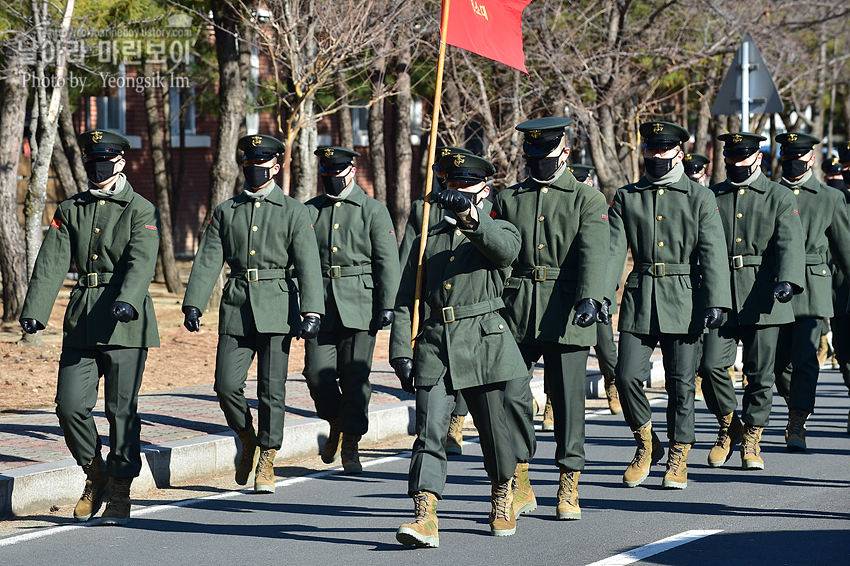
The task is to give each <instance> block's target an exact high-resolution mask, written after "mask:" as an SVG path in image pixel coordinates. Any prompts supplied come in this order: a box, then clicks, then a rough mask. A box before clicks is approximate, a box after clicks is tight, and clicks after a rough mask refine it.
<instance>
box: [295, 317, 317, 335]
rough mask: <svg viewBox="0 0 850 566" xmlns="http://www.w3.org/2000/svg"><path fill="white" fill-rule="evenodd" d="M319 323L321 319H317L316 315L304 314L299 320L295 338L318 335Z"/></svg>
mask: <svg viewBox="0 0 850 566" xmlns="http://www.w3.org/2000/svg"><path fill="white" fill-rule="evenodd" d="M321 324H322V321H321V320H319V317H318V316H305V317H304V320H303V321H301V328H300V329H299V330H298V334H296V335H295V339H296V340H300V339H301V338H303V339H305V340H309V339H311V338H315V337H316V336H318V335H319V326H320V325H321Z"/></svg>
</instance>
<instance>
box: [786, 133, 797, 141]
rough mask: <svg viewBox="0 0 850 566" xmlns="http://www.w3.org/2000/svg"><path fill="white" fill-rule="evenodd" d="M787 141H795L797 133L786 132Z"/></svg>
mask: <svg viewBox="0 0 850 566" xmlns="http://www.w3.org/2000/svg"><path fill="white" fill-rule="evenodd" d="M788 141H789V142H791V143H794V142H795V141H797V134H788Z"/></svg>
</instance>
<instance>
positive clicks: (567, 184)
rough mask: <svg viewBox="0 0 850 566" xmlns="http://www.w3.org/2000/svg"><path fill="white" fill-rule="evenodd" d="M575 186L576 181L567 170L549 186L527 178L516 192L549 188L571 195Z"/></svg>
mask: <svg viewBox="0 0 850 566" xmlns="http://www.w3.org/2000/svg"><path fill="white" fill-rule="evenodd" d="M577 185H578V181H576V178H575V177H574V176H573V174H572V173H570V170H569V169H567V170H566V171H564V173H563V175H561V176H560V177H558V178H557V179H556V180H555V182H554V183H552V184H551V185H544V184H543V183H538V182H537V181H535V180H534V179H532V178H531V177H527V178H526V179H525V181H523V182H522V183H521V184H520V186H519V188H517V191H516V192H518V193H525V192H529V191H539V190H540V189H542V188H543V187H549V188H550V189H558V190H559V191H565V192H568V193H571V192H574V191H575V190H576V188H577Z"/></svg>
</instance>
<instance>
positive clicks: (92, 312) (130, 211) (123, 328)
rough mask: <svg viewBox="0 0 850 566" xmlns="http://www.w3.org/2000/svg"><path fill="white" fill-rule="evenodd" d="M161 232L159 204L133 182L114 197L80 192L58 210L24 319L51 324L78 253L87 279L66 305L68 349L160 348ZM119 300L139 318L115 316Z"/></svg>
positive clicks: (37, 266) (80, 268)
mask: <svg viewBox="0 0 850 566" xmlns="http://www.w3.org/2000/svg"><path fill="white" fill-rule="evenodd" d="M119 182H120V181H119ZM159 229H160V219H159V212H158V211H157V209H156V207H155V206H154V205H152V204H151V203H150V202H148V201H147V200H145V198H144V197H142V196H140V195H139V194H137V193H136V192H135V191H133V188H132V187H131V186H130V183H129V182H128V181H125V183H124V188H123V189H122V190H121V191H120V192H118V193H117V194H116V195H115V196H113V197H111V198H108V199H99V198H96V197H94V196H93V195H92V194H90V193H88V192H83V193H78V194H76V195H74V196H72V197H71V198H69V199H68V200H66V201H65V202H63V203H62V204H60V205H59V208H57V209H56V213H55V214H54V215H53V220H52V221H51V223H50V228H49V229H48V230H47V236H46V237H45V238H44V242H42V244H41V249H40V250H39V252H38V257H37V258H36V261H35V267H34V268H33V272H32V278H31V279H30V284H29V289H28V290H27V297H26V300H25V301H24V308H23V312H22V313H21V318H34V319H36V320H37V321H39V322H40V323H41V324H43V325H45V326H46V325H47V320H48V319H49V318H50V311H51V310H52V308H53V303H54V302H55V301H56V296H57V295H58V294H59V289H60V288H61V287H62V282H63V281H64V280H65V275H66V274H67V273H68V268H69V267H70V264H71V259H72V258H73V259H74V261H75V262H76V265H77V269H78V271H79V273H80V279H79V281H78V282H77V285H76V286H75V287H74V288H73V289H72V290H71V299H70V301H69V303H68V308H67V309H66V310H65V322H64V335H63V339H62V344H63V347H66V348H86V347H92V346H123V347H126V348H154V347H157V346H159V331H158V330H157V326H156V315H155V313H154V309H153V301H152V300H151V297H150V294H149V293H148V288H149V287H150V283H151V279H152V278H153V273H154V269H155V268H156V257H157V253H158V252H159ZM115 301H122V302H125V303H128V304H130V305H132V306H133V308H134V309H136V312H137V313H138V315H139V317H138V319H136V320H132V321H130V322H118V321H116V320H115V319H113V318H112V314H111V312H110V310H111V307H112V304H113V303H114V302H115Z"/></svg>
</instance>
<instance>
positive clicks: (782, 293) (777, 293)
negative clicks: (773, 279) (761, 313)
mask: <svg viewBox="0 0 850 566" xmlns="http://www.w3.org/2000/svg"><path fill="white" fill-rule="evenodd" d="M793 296H794V291H793V290H792V289H791V284H790V283H788V282H786V281H783V282H782V283H780V284H779V285H777V286H776V288H775V289H773V298H774V299H776V300H777V301H779V302H780V303H787V302H788V301H790V300H791V297H793Z"/></svg>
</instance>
